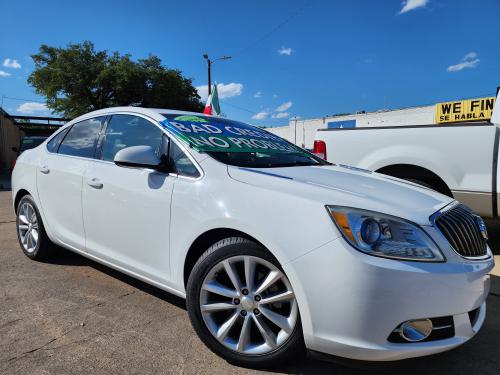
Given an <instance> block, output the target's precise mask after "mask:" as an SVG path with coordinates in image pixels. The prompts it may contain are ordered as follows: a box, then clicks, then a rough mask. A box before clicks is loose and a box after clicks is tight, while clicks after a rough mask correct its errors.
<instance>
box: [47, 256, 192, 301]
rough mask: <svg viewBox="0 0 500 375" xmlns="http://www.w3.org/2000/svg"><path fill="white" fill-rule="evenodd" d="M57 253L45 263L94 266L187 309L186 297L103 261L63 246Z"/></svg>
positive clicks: (100, 270) (145, 291)
mask: <svg viewBox="0 0 500 375" xmlns="http://www.w3.org/2000/svg"><path fill="white" fill-rule="evenodd" d="M55 251H56V252H57V254H56V255H55V256H54V257H52V258H50V259H48V260H44V262H45V263H49V264H54V265H61V266H73V267H92V268H94V269H95V270H97V271H99V272H102V273H104V274H106V275H108V276H111V277H113V278H115V279H117V280H119V281H121V282H123V283H126V284H128V285H130V286H132V287H134V288H137V289H139V290H141V291H143V292H144V293H148V294H150V295H152V296H154V297H156V298H159V299H161V300H163V301H165V302H167V303H171V304H172V305H175V306H177V307H179V308H181V309H184V310H186V302H185V300H184V299H182V298H180V297H178V296H176V295H174V294H171V293H169V292H166V291H164V290H162V289H160V288H157V287H155V286H153V285H150V284H147V283H145V282H143V281H141V280H138V279H135V278H133V277H131V276H128V275H126V274H124V273H122V272H120V271H117V270H115V269H113V268H110V267H108V266H105V265H103V264H101V263H98V262H96V261H93V260H91V259H88V258H85V257H84V256H82V255H79V254H77V253H74V252H72V251H69V250H66V249H63V248H61V247H57V248H56V249H55Z"/></svg>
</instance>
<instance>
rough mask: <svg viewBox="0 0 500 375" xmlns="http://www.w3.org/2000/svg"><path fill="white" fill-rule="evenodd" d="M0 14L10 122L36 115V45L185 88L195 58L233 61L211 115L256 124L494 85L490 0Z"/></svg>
mask: <svg viewBox="0 0 500 375" xmlns="http://www.w3.org/2000/svg"><path fill="white" fill-rule="evenodd" d="M0 8H1V10H2V26H1V32H0V64H1V65H0V95H3V96H5V97H11V98H19V99H22V100H13V99H6V98H4V105H3V106H4V108H5V109H6V110H7V111H8V112H10V113H17V114H22V113H29V114H31V115H46V114H48V113H49V112H47V111H45V110H44V108H43V105H42V104H40V103H37V102H38V101H43V97H39V96H37V95H36V94H35V93H34V91H33V90H32V88H31V87H30V86H29V85H28V84H27V83H26V78H27V77H28V75H29V73H30V72H31V71H32V69H33V63H32V62H31V59H30V58H29V55H31V54H33V53H36V52H37V50H38V47H39V46H40V44H42V43H45V44H48V45H52V46H65V45H67V44H68V43H77V42H81V41H83V40H90V41H92V42H94V44H95V46H96V48H97V49H99V50H101V49H107V50H109V51H119V52H120V53H122V54H124V53H130V54H131V55H132V57H133V58H134V59H138V58H143V57H146V56H147V55H148V54H154V55H157V56H159V57H160V58H161V59H162V60H163V63H164V64H165V65H167V66H168V67H174V68H179V69H181V70H182V71H183V73H184V75H186V76H187V77H191V78H193V83H194V85H195V86H203V85H206V79H207V77H206V63H205V61H204V60H203V57H202V54H203V53H204V52H207V53H208V54H209V55H210V56H211V57H213V58H216V57H219V56H222V55H230V56H233V59H231V60H229V61H218V62H216V63H214V65H213V71H212V76H213V79H215V80H216V81H217V82H219V84H224V86H219V95H220V97H221V107H222V110H223V112H224V113H225V114H226V115H227V116H228V117H230V118H234V119H238V120H242V121H246V122H250V123H252V124H258V125H272V126H276V125H284V124H286V123H287V122H288V120H289V118H291V117H293V116H300V117H302V118H310V117H321V116H324V115H331V114H335V113H340V112H354V111H358V110H366V111H372V110H377V109H381V108H400V107H407V106H414V105H422V104H429V103H435V102H438V101H446V100H453V99H459V98H464V97H474V96H483V95H485V94H494V93H495V90H496V86H500V39H499V38H498V27H495V25H498V23H499V19H500V18H499V16H500V1H498V0H482V1H461V0H455V1H453V0H407V1H403V2H401V1H400V0H384V1H382V0H380V1H370V0H365V1H328V0H309V1H307V0H294V1H291V0H279V1H278V0H269V1H212V2H207V1H191V0H183V1H169V2H166V1H149V0H142V1H104V0H101V1H92V0H87V1H79V2H73V1H59V2H57V1H48V0H44V1H30V0H27V1H17V2H15V1H10V2H3V4H2V5H1V6H0ZM14 60H15V61H14ZM205 89H206V88H205ZM202 91H203V89H202ZM31 102H32V103H31ZM33 103H35V104H33Z"/></svg>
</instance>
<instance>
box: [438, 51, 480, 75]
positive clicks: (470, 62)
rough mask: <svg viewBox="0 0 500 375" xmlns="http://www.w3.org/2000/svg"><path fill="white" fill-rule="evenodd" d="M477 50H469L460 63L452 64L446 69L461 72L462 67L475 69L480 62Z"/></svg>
mask: <svg viewBox="0 0 500 375" xmlns="http://www.w3.org/2000/svg"><path fill="white" fill-rule="evenodd" d="M479 61H481V60H479V59H478V58H477V53H476V52H469V53H468V54H466V55H465V56H464V57H462V59H461V60H460V62H459V63H458V64H454V65H450V66H449V67H448V68H447V69H446V70H447V71H448V72H459V71H460V70H462V69H466V68H470V69H473V68H475V67H476V66H478V64H479Z"/></svg>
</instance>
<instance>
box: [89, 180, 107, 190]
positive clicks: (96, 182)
mask: <svg viewBox="0 0 500 375" xmlns="http://www.w3.org/2000/svg"><path fill="white" fill-rule="evenodd" d="M87 185H89V186H90V187H93V188H94V189H102V187H103V186H104V185H103V184H102V182H101V181H99V179H98V178H93V179H91V180H88V181H87Z"/></svg>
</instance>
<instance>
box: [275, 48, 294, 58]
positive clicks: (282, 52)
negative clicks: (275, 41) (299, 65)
mask: <svg viewBox="0 0 500 375" xmlns="http://www.w3.org/2000/svg"><path fill="white" fill-rule="evenodd" d="M278 53H279V54H280V55H287V56H290V55H291V54H292V49H291V48H290V47H281V48H280V49H279V50H278Z"/></svg>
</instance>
